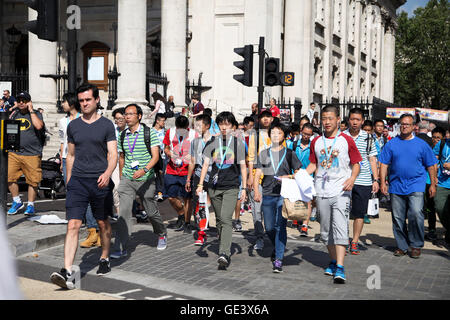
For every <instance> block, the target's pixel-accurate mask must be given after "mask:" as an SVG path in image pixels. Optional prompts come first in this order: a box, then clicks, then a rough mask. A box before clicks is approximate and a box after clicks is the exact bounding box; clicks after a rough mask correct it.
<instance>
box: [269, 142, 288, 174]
mask: <svg viewBox="0 0 450 320" xmlns="http://www.w3.org/2000/svg"><path fill="white" fill-rule="evenodd" d="M286 152H287V150H286V148H284V154H283V156H282V157H281V160H280V162H278V167H277V168H276V169H275V163H274V161H273V155H272V148H269V155H270V162H271V164H272V168H273V174H274V175H276V174H277V171H278V170H279V169H280V167H281V164H282V163H283V160H284V158H285V157H286Z"/></svg>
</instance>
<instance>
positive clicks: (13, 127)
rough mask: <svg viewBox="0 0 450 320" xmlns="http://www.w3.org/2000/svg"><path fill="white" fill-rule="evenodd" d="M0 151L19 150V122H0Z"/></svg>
mask: <svg viewBox="0 0 450 320" xmlns="http://www.w3.org/2000/svg"><path fill="white" fill-rule="evenodd" d="M0 134H1V140H0V150H2V151H3V150H5V151H19V150H20V121H17V120H1V132H0Z"/></svg>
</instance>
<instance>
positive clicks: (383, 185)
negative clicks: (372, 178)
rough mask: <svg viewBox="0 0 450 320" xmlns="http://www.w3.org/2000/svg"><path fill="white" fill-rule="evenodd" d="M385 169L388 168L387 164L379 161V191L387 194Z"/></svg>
mask: <svg viewBox="0 0 450 320" xmlns="http://www.w3.org/2000/svg"><path fill="white" fill-rule="evenodd" d="M387 169H388V165H387V164H384V163H381V166H380V182H381V192H382V193H383V194H384V195H387V194H388V187H387V184H386V176H387Z"/></svg>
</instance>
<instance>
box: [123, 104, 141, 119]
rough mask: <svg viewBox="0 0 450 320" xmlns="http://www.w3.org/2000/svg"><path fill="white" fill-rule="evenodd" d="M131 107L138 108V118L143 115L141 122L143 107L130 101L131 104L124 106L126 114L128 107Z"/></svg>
mask: <svg viewBox="0 0 450 320" xmlns="http://www.w3.org/2000/svg"><path fill="white" fill-rule="evenodd" d="M129 107H135V108H136V112H137V114H138V118H139V115H141V119H140V120H139V122H141V120H142V115H143V112H142V108H141V107H139V106H138V105H137V104H136V103H130V104H129V105H127V106H126V107H125V108H124V114H125V113H126V112H127V109H128V108H129Z"/></svg>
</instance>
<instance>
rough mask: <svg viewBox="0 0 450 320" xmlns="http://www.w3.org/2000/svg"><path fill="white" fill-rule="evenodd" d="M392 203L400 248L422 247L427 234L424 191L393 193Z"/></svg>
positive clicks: (393, 220)
mask: <svg viewBox="0 0 450 320" xmlns="http://www.w3.org/2000/svg"><path fill="white" fill-rule="evenodd" d="M391 204H392V228H393V232H394V237H395V240H396V241H397V246H398V248H399V249H400V250H403V251H407V250H408V248H409V247H411V248H422V247H423V245H424V236H425V225H424V215H423V212H422V208H423V192H413V193H411V194H409V195H398V194H393V193H391ZM406 219H408V225H407V224H406Z"/></svg>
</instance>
